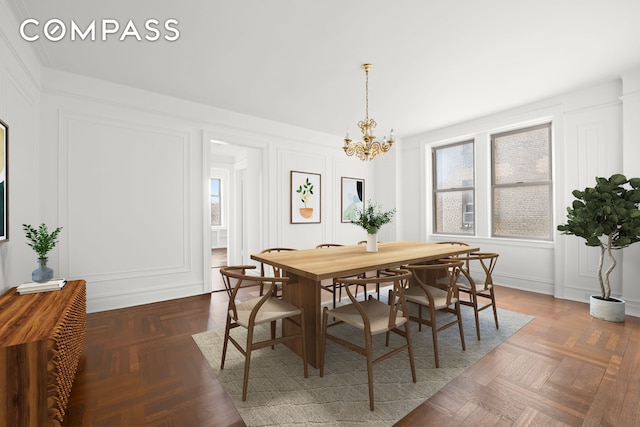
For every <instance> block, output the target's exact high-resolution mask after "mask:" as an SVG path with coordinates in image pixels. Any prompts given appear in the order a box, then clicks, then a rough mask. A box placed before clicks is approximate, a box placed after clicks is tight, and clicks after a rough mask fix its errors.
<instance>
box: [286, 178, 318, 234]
mask: <svg viewBox="0 0 640 427" xmlns="http://www.w3.org/2000/svg"><path fill="white" fill-rule="evenodd" d="M320 181H321V179H320V174H317V173H310V172H298V171H291V224H312V223H320V218H321V207H322V204H321V203H322V200H321V195H322V193H321V192H320V190H321V189H320V184H321V182H320Z"/></svg>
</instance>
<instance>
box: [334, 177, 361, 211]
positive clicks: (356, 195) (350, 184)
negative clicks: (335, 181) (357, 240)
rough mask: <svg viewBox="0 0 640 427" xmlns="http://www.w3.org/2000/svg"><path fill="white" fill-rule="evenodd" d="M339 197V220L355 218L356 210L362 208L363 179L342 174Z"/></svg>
mask: <svg viewBox="0 0 640 427" xmlns="http://www.w3.org/2000/svg"><path fill="white" fill-rule="evenodd" d="M340 199H341V203H340V212H341V213H340V216H341V221H342V222H351V220H354V219H356V211H357V210H361V211H362V210H363V209H364V179H361V178H349V177H346V176H343V177H342V185H341V192H340Z"/></svg>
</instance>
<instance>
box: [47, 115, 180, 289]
mask: <svg viewBox="0 0 640 427" xmlns="http://www.w3.org/2000/svg"><path fill="white" fill-rule="evenodd" d="M59 126H60V127H59V129H60V136H59V137H60V140H59V144H60V157H59V181H60V185H59V188H60V194H59V197H60V219H61V221H60V222H61V224H63V225H64V226H66V227H65V232H64V233H62V234H61V243H63V245H61V246H64V248H65V250H66V253H65V254H64V256H61V259H62V260H63V266H62V270H63V271H65V272H66V273H67V275H68V276H69V277H82V278H83V279H85V280H87V281H88V282H100V281H109V280H123V279H130V278H142V277H153V276H157V275H166V274H176V273H186V272H189V271H191V264H192V262H191V256H192V254H191V249H190V238H189V236H190V229H191V228H192V224H191V223H190V221H191V214H190V209H191V208H190V206H191V190H190V181H191V178H190V174H189V164H190V144H191V142H190V135H189V133H188V132H185V131H177V130H174V129H167V128H162V127H160V126H153V125H151V124H147V125H143V124H140V123H138V122H132V121H127V120H122V119H118V120H116V119H111V118H104V117H102V116H97V115H90V114H82V113H75V112H67V111H60V112H59Z"/></svg>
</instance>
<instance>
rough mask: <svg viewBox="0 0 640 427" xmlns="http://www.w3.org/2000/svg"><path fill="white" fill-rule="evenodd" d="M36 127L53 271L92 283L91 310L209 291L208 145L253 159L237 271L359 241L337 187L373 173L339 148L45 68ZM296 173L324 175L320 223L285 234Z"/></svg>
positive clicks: (297, 132) (282, 128) (319, 138)
mask: <svg viewBox="0 0 640 427" xmlns="http://www.w3.org/2000/svg"><path fill="white" fill-rule="evenodd" d="M41 117H42V125H41V130H42V135H43V139H42V146H41V149H42V150H43V153H44V154H43V159H46V160H44V161H43V162H42V163H41V165H40V171H41V173H42V174H43V176H46V179H43V180H42V183H41V186H40V191H41V197H40V202H41V203H42V204H43V205H44V206H47V214H46V220H47V222H48V223H51V224H59V225H61V226H63V227H64V232H63V233H62V234H61V238H60V245H59V260H57V263H56V264H55V265H52V267H53V268H54V269H55V270H56V272H58V273H59V274H60V275H64V276H65V277H68V278H71V279H73V278H82V279H85V280H87V283H88V288H87V300H88V301H87V305H88V310H89V311H100V310H105V309H109V308H117V307H123V306H128V305H136V304H142V303H148V302H153V301H158V300H164V299H170V298H178V297H183V296H188V295H194V294H200V293H204V292H208V291H209V290H210V282H209V277H210V276H209V274H208V270H209V268H208V265H207V256H205V255H204V254H205V253H206V252H207V249H208V248H210V244H211V238H210V234H209V235H208V236H207V233H209V232H210V231H209V230H208V229H207V228H205V227H206V225H205V224H206V223H207V222H208V218H206V215H207V208H208V205H209V197H208V179H209V176H210V168H209V167H208V166H206V165H207V163H206V162H204V161H203V160H202V156H203V155H205V154H203V153H206V152H207V150H206V149H205V147H204V144H205V142H204V141H205V140H206V138H204V137H203V135H214V136H215V138H216V139H221V140H224V141H228V142H231V143H233V144H240V145H245V146H247V147H252V148H254V149H250V150H248V155H247V158H246V171H248V172H247V173H246V174H244V175H243V178H242V183H237V184H238V185H242V186H243V187H242V188H243V189H242V197H243V203H244V206H245V208H246V211H245V212H246V217H245V218H244V219H243V223H244V225H245V227H244V229H243V230H242V234H243V236H242V238H243V241H242V248H243V251H244V252H243V253H242V257H241V259H239V260H237V261H240V262H242V263H251V260H250V258H249V257H250V255H251V254H252V253H256V252H259V251H260V250H261V249H262V248H264V247H267V246H292V247H297V248H309V247H313V246H315V245H316V244H318V243H321V242H325V241H340V242H344V243H354V242H356V241H357V240H359V239H360V236H359V235H358V230H357V227H355V226H353V225H350V224H349V225H344V224H340V223H339V219H340V212H339V197H340V187H339V177H340V174H343V173H344V174H346V173H347V171H348V176H353V174H354V173H355V174H356V176H359V177H363V178H368V176H367V171H366V169H365V166H364V165H366V164H362V163H361V162H360V161H359V160H356V159H345V158H344V154H343V153H342V151H341V150H340V144H341V141H340V140H339V138H336V137H333V136H328V135H323V134H319V133H317V132H312V131H308V130H304V129H299V128H295V127H292V126H288V125H283V124H277V123H273V122H267V121H264V120H260V119H256V118H251V117H247V116H242V115H239V114H233V113H229V112H226V111H221V110H217V109H213V108H209V107H205V106H202V105H198V104H193V103H188V102H184V101H181V100H177V99H172V98H169V97H164V96H159V95H156V94H151V93H147V92H144V91H140V90H136V89H131V88H127V87H123V86H119V85H114V84H110V83H107V82H103V81H97V80H93V79H88V78H83V77H79V76H75V75H71V74H67V73H63V72H58V71H54V70H49V69H44V72H43V92H42V109H41ZM51 159H53V160H51ZM274 159H276V161H275V162H273V160H274ZM290 170H300V171H307V172H315V173H320V174H321V175H322V222H321V223H320V224H290V223H289V186H290V184H289V172H290ZM368 190H370V191H371V190H372V188H368ZM369 194H371V193H369Z"/></svg>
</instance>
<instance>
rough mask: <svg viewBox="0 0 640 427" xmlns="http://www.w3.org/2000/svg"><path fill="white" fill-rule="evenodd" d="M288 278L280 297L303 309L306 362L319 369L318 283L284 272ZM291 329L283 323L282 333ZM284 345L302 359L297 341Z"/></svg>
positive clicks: (320, 323)
mask: <svg viewBox="0 0 640 427" xmlns="http://www.w3.org/2000/svg"><path fill="white" fill-rule="evenodd" d="M286 276H288V277H289V278H290V280H289V282H288V283H287V285H286V286H285V287H284V290H283V293H282V297H283V299H284V300H285V301H287V302H290V303H291V304H293V305H295V306H296V307H304V313H305V319H304V323H305V335H306V336H305V339H306V343H307V360H308V362H309V364H310V365H311V366H313V367H314V368H316V369H317V368H319V367H320V345H321V342H320V339H321V329H320V328H321V326H322V312H321V310H320V305H321V304H320V283H318V282H316V281H314V280H311V279H307V278H305V277H300V276H297V275H295V274H293V273H290V272H286ZM291 328H294V326H293V325H291V324H290V323H288V322H285V323H283V327H282V333H283V334H284V335H287V334H288V333H290V332H289V331H290V330H291ZM286 345H287V346H288V347H289V348H291V349H292V350H293V351H294V352H295V353H297V354H298V355H300V356H301V357H302V346H301V343H300V341H299V340H296V341H290V342H288V343H286Z"/></svg>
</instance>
